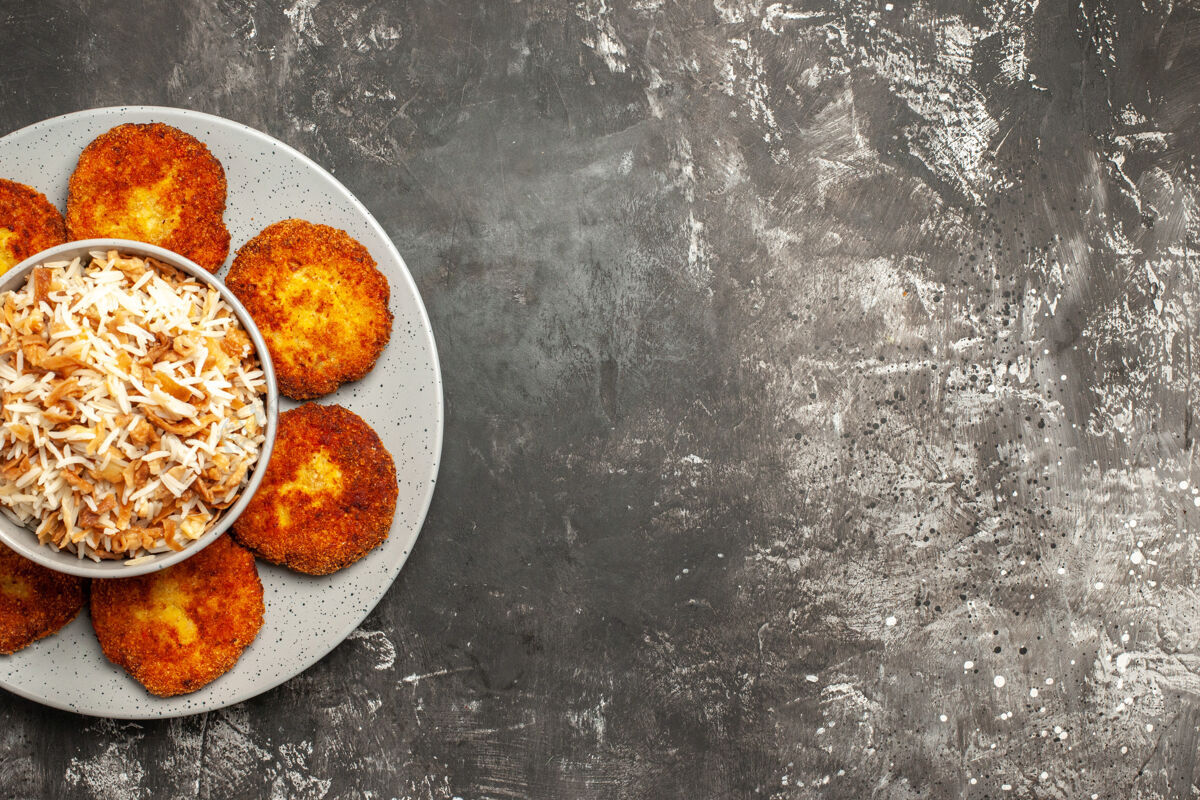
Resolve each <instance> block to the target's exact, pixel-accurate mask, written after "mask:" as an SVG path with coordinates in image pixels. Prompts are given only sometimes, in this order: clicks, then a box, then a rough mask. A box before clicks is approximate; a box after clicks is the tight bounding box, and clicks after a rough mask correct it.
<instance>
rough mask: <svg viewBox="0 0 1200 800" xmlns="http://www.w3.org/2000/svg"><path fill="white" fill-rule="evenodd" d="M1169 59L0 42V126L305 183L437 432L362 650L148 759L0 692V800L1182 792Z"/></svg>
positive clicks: (92, 726)
mask: <svg viewBox="0 0 1200 800" xmlns="http://www.w3.org/2000/svg"><path fill="white" fill-rule="evenodd" d="M1198 44H1200V9H1198V8H1197V6H1196V4H1195V3H1194V2H1171V1H1170V0H1166V1H1165V2H1159V1H1158V0H1144V2H1141V3H1135V2H1116V1H1115V0H1110V2H1092V0H1084V2H1083V3H1081V4H1079V3H1076V4H1071V3H1050V2H1042V3H1041V4H1039V3H1038V2H1036V0H1032V1H1016V0H1001V2H996V3H986V4H984V3H968V2H961V1H959V0H921V1H920V2H903V0H891V2H882V1H880V2H854V1H852V0H813V2H794V3H793V2H766V0H757V1H755V2H735V1H734V0H715V1H713V2H688V1H686V0H678V1H672V0H634V1H633V2H628V3H624V2H615V1H613V0H609V2H606V1H605V0H582V2H577V3H574V4H566V3H562V2H556V1H553V0H527V1H526V2H506V1H505V0H485V1H477V2H444V3H441V2H439V3H435V2H408V3H395V4H393V3H383V2H379V3H370V4H365V5H358V4H354V3H350V2H344V1H343V0H296V2H293V3H291V4H286V5H273V4H269V3H260V2H254V1H253V0H215V1H210V2H205V3H199V4H194V5H193V4H189V5H188V6H187V7H186V9H180V8H177V7H176V4H171V3H161V4H160V3H151V2H146V1H145V0H142V2H133V3H117V2H95V1H92V2H84V3H77V2H54V3H25V2H15V0H7V1H6V2H3V4H0V133H2V132H7V131H9V130H13V129H16V128H18V127H20V126H23V125H25V124H28V123H32V122H35V121H37V120H40V119H42V118H45V117H48V116H52V115H55V114H59V113H64V112H68V111H74V110H77V109H82V108H87V107H92V106H101V105H115V104H128V103H153V104H164V105H175V106H184V107H189V108H195V109H199V110H203V111H207V112H211V113H216V114H220V115H223V116H226V117H230V118H232V119H235V120H238V121H241V122H244V123H246V124H249V125H251V126H254V127H256V128H259V129H261V130H264V131H266V132H268V133H270V134H272V135H274V136H276V137H278V138H280V139H282V140H284V141H286V142H288V143H290V144H292V145H294V146H295V147H297V148H299V149H300V150H301V151H303V152H305V153H307V154H308V155H310V156H312V157H313V158H315V159H316V160H317V161H318V162H320V163H322V164H324V165H325V166H326V167H329V168H331V169H333V170H334V171H335V173H336V174H337V176H338V177H339V178H340V179H341V180H342V181H343V182H345V183H346V185H347V186H348V187H349V188H350V189H351V190H352V191H353V192H355V193H356V194H357V195H358V197H359V198H360V199H362V200H363V201H364V202H365V203H366V205H367V206H368V207H369V208H370V209H371V210H372V212H374V214H375V215H376V216H377V217H378V219H379V220H380V222H381V223H382V224H383V226H384V227H385V228H386V229H387V230H388V232H389V233H390V235H391V236H392V237H393V239H394V240H395V243H396V245H397V247H398V248H399V249H400V251H401V252H402V253H403V254H404V255H405V257H406V259H407V260H408V263H409V265H410V267H411V268H412V270H413V271H414V274H415V276H416V278H417V280H418V282H419V284H420V287H421V291H422V293H423V294H424V297H425V300H426V303H427V305H428V308H429V312H430V315H431V317H432V319H433V324H434V328H435V331H436V334H437V338H438V342H439V346H440V351H441V357H442V363H443V368H444V372H445V378H446V401H447V410H448V424H447V431H446V434H447V438H446V449H445V454H444V459H443V462H442V473H441V478H440V481H439V490H438V495H437V497H436V499H435V501H434V505H433V509H432V511H431V513H430V516H429V520H428V523H427V525H426V527H425V531H424V533H423V534H422V536H421V538H420V540H419V542H418V544H417V548H416V550H415V551H414V553H413V556H412V558H411V560H410V561H409V563H408V565H407V566H406V568H405V569H404V571H403V573H402V574H401V576H400V579H399V581H398V582H397V583H396V585H395V586H394V588H393V589H392V590H391V592H390V593H389V594H388V595H387V597H386V598H385V599H384V601H383V602H382V603H381V605H380V606H379V608H378V609H377V610H376V611H375V613H374V614H372V615H371V617H370V618H369V619H368V620H367V622H366V623H365V624H364V627H363V629H362V630H361V631H359V632H358V633H356V634H355V635H354V636H353V637H352V638H351V639H350V640H348V641H347V642H346V643H345V644H343V645H342V646H341V647H340V648H338V649H337V650H336V651H334V653H332V654H331V655H330V656H329V657H327V658H326V659H325V660H324V661H322V662H321V663H320V664H318V665H317V666H315V667H314V668H312V669H310V670H309V671H308V672H306V673H305V674H303V675H302V676H300V677H298V678H296V679H295V680H293V681H291V682H289V683H287V684H285V685H284V686H282V687H281V688H279V689H277V690H274V691H272V692H269V693H267V694H265V695H263V696H261V697H259V698H258V699H256V700H254V701H252V702H249V703H245V704H243V705H241V706H237V707H234V708H231V709H227V710H224V711H220V712H215V713H210V714H206V715H202V716H199V717H193V718H189V719H184V720H177V721H172V722H164V723H147V724H127V723H116V722H111V721H96V720H88V719H81V718H76V717H72V716H70V715H67V714H61V713H57V712H52V711H48V710H46V709H43V708H41V707H39V706H36V705H33V704H31V703H28V702H25V701H23V700H19V699H16V698H14V697H11V696H4V697H0V713H2V715H3V719H4V724H3V725H2V726H0V794H2V795H3V796H5V797H9V796H11V797H33V796H53V797H70V798H75V797H105V798H108V797H118V796H119V797H130V798H175V797H181V798H182V797H188V798H190V797H201V798H223V797H231V796H238V797H254V796H269V797H275V798H322V797H328V798H362V799H363V800H366V799H367V798H430V799H432V798H447V799H448V798H454V797H461V798H465V799H466V800H471V799H473V798H526V797H528V798H558V797H563V798H648V797H688V798H718V797H720V798H724V797H776V798H867V797H870V798H886V799H888V800H901V799H903V798H916V797H931V798H960V797H966V798H985V797H987V798H997V797H1037V798H1085V797H1089V796H1090V797H1105V798H1107V797H1143V798H1151V797H1192V796H1194V794H1195V792H1196V791H1197V790H1196V788H1195V780H1196V777H1197V776H1196V755H1197V747H1198V742H1200V727H1198V722H1200V604H1198V601H1200V597H1198V595H1197V591H1196V587H1197V582H1198V569H1200V552H1198V549H1197V546H1196V533H1197V531H1196V527H1197V518H1198V517H1200V508H1198V506H1200V495H1198V494H1197V488H1193V483H1196V484H1198V485H1200V475H1198V474H1197V472H1198V471H1200V465H1197V464H1194V463H1193V462H1194V458H1193V456H1194V453H1195V446H1196V443H1195V441H1194V438H1195V435H1196V415H1195V411H1194V409H1193V402H1192V399H1193V398H1194V397H1195V396H1196V394H1197V390H1198V388H1200V387H1198V385H1197V384H1198V382H1200V378H1198V376H1197V374H1196V368H1195V367H1193V360H1192V350H1193V347H1194V346H1200V334H1198V333H1197V331H1196V330H1195V327H1196V326H1195V325H1194V324H1193V321H1194V320H1195V318H1196V314H1197V312H1198V311H1200V276H1198V275H1197V264H1198V263H1200V262H1198V258H1200V244H1198V242H1197V239H1198V236H1200V220H1198V216H1197V212H1198V210H1200V209H1198V207H1197V203H1198V200H1200V180H1198V178H1197V174H1196V159H1197V154H1198V151H1200V135H1198V134H1197V126H1198V123H1200V49H1198ZM2 171H3V170H2V165H0V173H2ZM1197 360H1198V361H1200V353H1198V354H1197ZM393 649H394V651H395V658H394V661H390V658H391V656H390V654H391V651H392V650H393Z"/></svg>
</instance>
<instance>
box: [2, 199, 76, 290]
mask: <svg viewBox="0 0 1200 800" xmlns="http://www.w3.org/2000/svg"><path fill="white" fill-rule="evenodd" d="M66 240H67V230H66V228H65V227H64V226H63V217H62V214H60V213H58V209H57V208H55V207H54V204H53V203H51V202H50V201H49V200H47V199H46V195H44V194H42V193H41V192H39V191H38V190H36V189H34V188H33V187H31V186H26V185H25V184H23V183H17V182H16V181H8V180H4V179H3V178H0V274H2V273H5V272H8V271H9V270H10V269H12V268H13V267H15V266H16V265H17V264H20V263H21V262H22V261H24V260H25V259H27V258H29V257H30V256H32V255H34V254H36V253H40V252H42V251H43V250H45V249H46V248H47V247H54V246H55V245H58V244H62V243H63V242H65V241H66Z"/></svg>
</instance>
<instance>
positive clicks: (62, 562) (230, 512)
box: [0, 239, 279, 580]
mask: <svg viewBox="0 0 1200 800" xmlns="http://www.w3.org/2000/svg"><path fill="white" fill-rule="evenodd" d="M97 250H104V251H109V250H116V251H118V252H120V253H123V254H131V255H137V256H141V257H146V256H149V257H151V258H154V259H156V260H158V261H162V262H164V263H166V264H168V265H170V266H172V267H176V268H178V269H181V270H183V271H184V272H186V273H187V274H188V275H190V276H192V277H193V278H196V279H197V280H199V281H201V282H202V283H205V284H207V285H209V286H211V287H213V288H214V289H216V290H217V292H218V293H219V294H220V296H221V299H222V300H224V301H225V302H226V303H228V304H229V305H230V307H231V308H232V309H233V311H234V315H235V316H236V317H237V319H238V321H239V322H240V323H241V324H242V327H243V328H244V329H245V331H246V333H247V334H248V335H249V337H250V342H251V344H252V345H253V346H254V350H255V352H256V354H257V355H258V359H259V363H260V364H261V365H262V371H263V376H264V379H265V381H266V390H267V397H266V402H265V403H264V407H265V411H266V415H267V426H266V437H265V439H264V441H263V444H262V447H261V448H260V450H259V454H258V461H257V462H256V463H255V465H254V470H253V471H252V472H251V473H250V479H249V481H247V483H246V485H245V487H243V489H242V493H241V494H240V495H239V496H238V499H237V501H236V502H235V503H234V504H233V505H232V506H230V507H229V508H227V509H225V511H224V513H222V514H221V516H220V517H219V518H218V519H217V524H216V525H214V526H213V527H212V528H210V529H209V530H207V531H205V532H204V535H202V536H201V537H200V538H199V539H196V540H195V541H193V542H191V543H190V544H188V545H186V546H185V547H184V548H183V549H181V550H177V551H171V552H169V553H160V554H158V556H157V557H156V558H154V559H152V560H149V561H145V562H142V563H140V564H133V565H128V564H126V563H125V560H123V559H112V560H106V561H100V562H96V561H93V560H91V559H90V558H87V557H83V558H80V557H79V556H77V555H75V554H73V553H69V552H67V551H62V550H54V549H52V548H51V547H50V546H49V545H41V544H38V541H37V537H36V536H34V534H33V532H32V531H31V530H29V529H28V528H25V527H23V526H20V525H18V524H17V523H16V522H14V521H13V520H12V519H11V518H9V516H8V515H7V514H4V513H0V543H2V544H4V545H5V546H7V547H8V548H10V549H12V550H13V551H15V552H16V553H17V554H18V555H21V556H24V557H25V558H27V559H29V560H30V561H33V562H35V563H37V564H40V565H41V566H43V567H46V568H48V569H52V570H54V571H56V572H63V573H66V574H69V575H75V576H78V577H82V578H94V579H101V580H104V579H108V578H133V577H136V576H138V575H147V574H149V573H152V572H158V571H160V570H164V569H166V568H168V567H170V566H172V565H174V564H178V563H180V562H181V561H184V560H186V559H188V558H190V557H191V556H193V555H195V554H196V553H199V552H200V551H201V550H203V549H204V548H205V547H208V545H210V544H212V543H213V542H215V541H216V540H217V539H218V538H220V537H221V536H223V535H224V534H225V533H226V532H227V531H228V530H229V528H230V527H232V525H233V523H234V522H235V521H236V520H237V518H238V517H239V516H240V515H241V513H242V512H243V511H244V510H245V509H246V505H247V504H248V503H249V502H250V498H252V497H253V496H254V493H255V492H256V491H257V490H258V486H259V484H260V483H262V479H263V475H264V474H265V473H266V469H267V465H268V463H269V462H270V460H271V453H272V451H273V450H274V447H275V435H276V432H277V430H278V426H279V387H278V384H277V383H276V381H275V367H274V365H273V364H272V362H271V353H270V350H269V348H268V347H267V343H266V340H265V339H264V338H263V335H262V333H261V332H260V331H259V329H258V326H257V325H255V324H254V319H253V318H252V317H251V316H250V312H249V311H247V310H246V307H245V306H243V305H242V303H241V301H239V300H238V299H237V297H236V296H235V295H234V294H233V292H232V291H230V290H229V287H227V286H226V285H225V282H224V281H223V280H221V279H220V278H218V277H217V276H216V274H215V273H212V272H209V271H208V270H206V269H205V268H204V267H201V266H200V265H199V264H197V263H196V262H194V261H192V260H191V259H189V258H187V257H186V256H182V255H180V254H178V253H176V252H174V251H172V250H168V249H166V248H164V247H159V246H158V245H153V244H147V243H145V242H136V241H133V240H131V239H79V240H76V241H71V242H65V243H63V244H59V245H55V246H54V247H49V248H47V249H45V250H42V251H41V252H39V253H35V254H34V255H32V256H30V257H29V258H27V259H25V260H24V261H22V262H20V263H19V264H17V265H16V266H14V267H13V268H12V269H10V270H8V271H7V272H5V273H4V274H3V275H0V293H3V292H8V291H12V290H13V289H15V288H16V287H18V286H20V285H22V284H24V283H25V280H26V278H28V276H29V274H30V272H32V270H33V268H34V267H36V266H39V265H40V264H43V263H45V262H47V261H56V260H65V259H68V258H75V257H77V256H79V255H84V254H87V253H89V252H92V251H97ZM68 254H69V255H68Z"/></svg>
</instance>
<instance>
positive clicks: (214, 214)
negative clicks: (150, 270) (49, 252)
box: [67, 122, 229, 272]
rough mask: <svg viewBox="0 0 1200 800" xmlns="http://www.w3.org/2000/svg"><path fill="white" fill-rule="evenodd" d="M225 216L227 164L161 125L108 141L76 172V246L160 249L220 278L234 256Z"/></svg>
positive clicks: (125, 128) (125, 129)
mask: <svg viewBox="0 0 1200 800" xmlns="http://www.w3.org/2000/svg"><path fill="white" fill-rule="evenodd" d="M224 213H225V170H224V169H222V167H221V162H220V161H217V159H216V158H215V157H214V156H213V154H212V153H210V152H209V151H208V148H207V147H206V146H205V145H204V143H203V142H201V141H200V140H199V139H197V138H196V137H194V136H192V135H191V134H187V133H184V132H183V131H181V130H179V129H177V128H172V127H171V126H170V125H163V124H162V123H161V122H154V123H150V124H147V125H135V124H126V125H118V126H117V127H115V128H113V129H112V130H110V131H109V132H108V133H104V134H101V135H100V136H98V137H97V138H96V139H95V140H93V141H92V143H91V144H89V145H88V146H87V147H86V148H84V150H83V153H82V154H81V155H80V156H79V165H78V166H76V167H75V171H74V172H73V173H71V187H70V191H69V192H68V195H67V231H68V233H69V234H70V236H71V238H72V239H90V238H93V237H113V238H117V239H133V240H134V241H138V242H147V243H149V244H156V245H159V246H160V247H165V248H167V249H168V250H174V251H175V252H176V253H179V254H180V255H181V256H186V257H188V258H190V259H191V260H192V261H195V262H196V263H197V264H199V265H200V266H202V267H204V268H205V269H207V270H208V271H210V272H216V271H217V269H218V268H219V267H220V266H221V264H223V263H224V262H225V256H227V255H229V231H228V230H227V229H226V228H225V218H224Z"/></svg>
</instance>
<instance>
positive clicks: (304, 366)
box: [225, 219, 392, 400]
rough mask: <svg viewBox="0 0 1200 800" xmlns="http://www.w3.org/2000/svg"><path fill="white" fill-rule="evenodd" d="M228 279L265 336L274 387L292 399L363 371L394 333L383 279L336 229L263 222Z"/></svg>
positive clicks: (360, 248)
mask: <svg viewBox="0 0 1200 800" xmlns="http://www.w3.org/2000/svg"><path fill="white" fill-rule="evenodd" d="M225 284H226V285H227V286H228V287H229V288H230V290H232V291H233V293H234V294H235V295H237V297H238V299H239V300H241V301H242V304H243V305H245V306H246V309H247V310H248V311H249V312H250V316H252V317H253V318H254V322H255V324H257V325H258V329H259V331H260V332H261V333H262V335H263V338H264V339H266V341H267V348H268V349H269V350H270V351H271V360H272V361H273V362H274V364H275V372H276V376H277V378H278V381H279V391H280V392H281V393H283V394H285V395H287V396H288V397H291V398H294V399H297V400H307V399H310V398H313V397H320V396H321V395H325V394H329V393H330V392H332V391H333V390H335V389H337V387H338V386H339V385H340V384H342V383H345V382H346V381H355V380H358V379H359V378H361V377H363V376H364V375H366V374H367V373H368V372H369V371H370V370H371V367H373V366H375V361H376V359H378V358H379V354H380V353H382V352H383V348H384V346H385V345H386V344H387V343H388V339H389V338H390V337H391V335H392V314H391V312H390V311H388V298H389V290H388V282H387V279H386V278H385V277H384V276H383V275H382V274H381V273H380V272H379V270H377V269H376V268H375V259H373V258H371V254H370V253H368V252H367V249H366V248H365V247H363V246H362V245H361V244H359V243H358V242H357V241H355V240H354V239H352V238H351V237H350V236H349V234H347V233H346V232H345V231H341V230H338V229H337V228H331V227H329V226H327V225H315V224H313V223H311V222H305V221H304V220H299V219H286V220H283V221H282V222H276V223H275V224H273V225H268V226H267V227H266V228H265V229H264V230H263V231H262V232H261V233H259V234H258V235H257V236H255V237H254V238H253V239H251V240H250V241H248V242H246V244H244V245H243V246H242V247H241V249H240V250H238V254H237V257H236V258H235V259H234V261H233V266H232V267H231V268H230V270H229V276H228V277H227V278H226V279H225Z"/></svg>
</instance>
